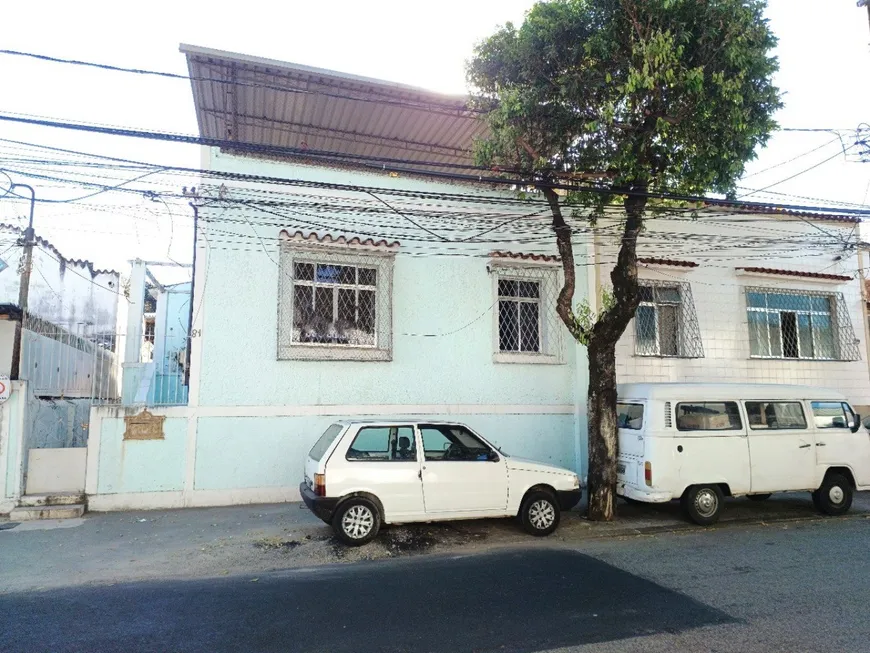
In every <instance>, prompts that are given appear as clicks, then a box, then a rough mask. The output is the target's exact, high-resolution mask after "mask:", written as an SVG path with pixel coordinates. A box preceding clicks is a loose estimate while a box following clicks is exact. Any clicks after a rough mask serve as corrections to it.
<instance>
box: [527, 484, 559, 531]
mask: <svg viewBox="0 0 870 653" xmlns="http://www.w3.org/2000/svg"><path fill="white" fill-rule="evenodd" d="M519 516H520V522H521V523H522V525H523V528H524V529H525V531H526V532H527V533H529V534H530V535H536V536H539V537H543V536H544V535H549V534H550V533H552V532H553V531H555V530H556V528H557V527H558V526H559V519H560V518H561V513H560V511H559V504H558V502H557V501H556V497H554V496H553V494H552V493H551V492H547V491H546V490H535V491H533V492H529V493H528V494H527V495H526V497H525V498H524V499H523V503H522V505H521V506H520V515H519Z"/></svg>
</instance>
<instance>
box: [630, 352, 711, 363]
mask: <svg viewBox="0 0 870 653" xmlns="http://www.w3.org/2000/svg"><path fill="white" fill-rule="evenodd" d="M634 356H635V358H669V359H674V360H684V361H690V360H697V359H699V358H704V356H669V355H667V354H638V353H637V352H635V354H634Z"/></svg>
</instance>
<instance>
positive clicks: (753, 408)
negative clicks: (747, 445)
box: [745, 401, 807, 431]
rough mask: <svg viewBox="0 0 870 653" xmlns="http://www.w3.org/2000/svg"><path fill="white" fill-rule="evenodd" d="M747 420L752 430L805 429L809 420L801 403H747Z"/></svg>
mask: <svg viewBox="0 0 870 653" xmlns="http://www.w3.org/2000/svg"><path fill="white" fill-rule="evenodd" d="M745 405H746V418H747V419H748V420H749V428H751V429H752V430H754V431H755V430H766V429H805V428H806V427H807V419H806V417H805V416H804V409H803V407H802V406H801V404H800V402H799V401H747V402H746V404H745Z"/></svg>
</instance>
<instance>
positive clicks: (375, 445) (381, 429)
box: [345, 426, 417, 462]
mask: <svg viewBox="0 0 870 653" xmlns="http://www.w3.org/2000/svg"><path fill="white" fill-rule="evenodd" d="M345 458H346V459H347V460H364V461H369V462H383V461H387V460H417V445H416V440H415V439H414V429H413V428H412V427H410V426H366V427H363V428H361V429H360V430H359V433H357V434H356V437H355V438H354V439H353V442H352V443H351V445H350V448H349V449H348V450H347V456H345Z"/></svg>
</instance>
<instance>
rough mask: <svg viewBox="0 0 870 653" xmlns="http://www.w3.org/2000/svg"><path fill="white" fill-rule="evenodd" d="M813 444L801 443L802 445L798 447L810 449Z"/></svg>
mask: <svg viewBox="0 0 870 653" xmlns="http://www.w3.org/2000/svg"><path fill="white" fill-rule="evenodd" d="M811 446H813V445H811V444H802V445H800V446H799V447H798V449H809V448H810V447H811Z"/></svg>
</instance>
